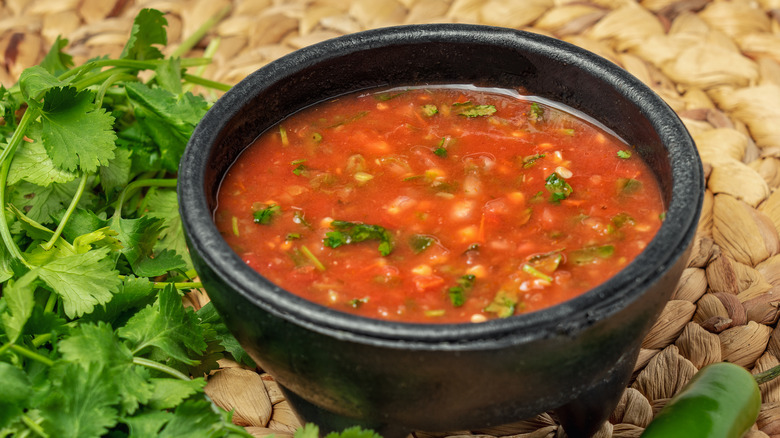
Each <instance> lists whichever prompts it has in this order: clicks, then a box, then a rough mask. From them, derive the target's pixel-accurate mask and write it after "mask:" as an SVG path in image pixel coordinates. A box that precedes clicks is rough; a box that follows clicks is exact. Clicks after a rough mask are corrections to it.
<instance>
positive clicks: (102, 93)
mask: <svg viewBox="0 0 780 438" xmlns="http://www.w3.org/2000/svg"><path fill="white" fill-rule="evenodd" d="M122 79H125V80H129V81H137V80H138V77H136V76H133V75H131V74H127V73H124V72H122V71H119V72H117V73H114V74H113V75H111V76H109V78H108V79H106V81H105V82H103V83H102V84H100V88H98V92H97V95H96V96H95V106H96V107H98V108H99V107H101V106H103V99H104V98H105V97H106V92H108V89H109V88H110V87H111V86H112V85H114V84H115V83H116V82H118V81H119V80H122Z"/></svg>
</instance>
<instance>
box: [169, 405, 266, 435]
mask: <svg viewBox="0 0 780 438" xmlns="http://www.w3.org/2000/svg"><path fill="white" fill-rule="evenodd" d="M173 413H174V416H173V417H172V418H171V420H170V421H169V422H168V424H166V425H165V427H163V429H162V430H161V431H160V433H159V435H158V438H174V437H175V438H180V437H188V438H216V437H221V436H224V428H225V427H227V428H230V430H231V432H232V433H233V436H242V437H247V438H251V437H252V436H251V435H250V434H249V433H248V432H246V431H245V430H244V429H243V428H240V427H231V426H232V424H231V423H230V421H229V416H228V414H227V413H226V412H224V411H223V412H222V413H219V412H217V411H216V410H215V409H214V406H213V405H212V404H211V402H210V401H208V400H206V399H188V400H185V401H184V402H183V403H182V404H180V405H178V406H177V407H176V409H175V410H174V412H173ZM220 426H221V427H220ZM220 429H222V430H220Z"/></svg>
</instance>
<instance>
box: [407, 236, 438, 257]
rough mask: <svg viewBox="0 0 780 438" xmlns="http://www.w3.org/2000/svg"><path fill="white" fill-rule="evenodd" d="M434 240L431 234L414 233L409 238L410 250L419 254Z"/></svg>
mask: <svg viewBox="0 0 780 438" xmlns="http://www.w3.org/2000/svg"><path fill="white" fill-rule="evenodd" d="M435 241H436V240H435V239H434V238H433V237H431V236H426V235H424V234H415V235H413V236H412V237H411V238H410V239H409V246H411V247H412V251H414V253H415V254H420V253H421V252H423V251H425V250H426V249H428V248H430V247H431V245H433V243H434V242H435Z"/></svg>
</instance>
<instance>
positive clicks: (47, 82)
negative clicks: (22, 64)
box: [19, 65, 62, 108]
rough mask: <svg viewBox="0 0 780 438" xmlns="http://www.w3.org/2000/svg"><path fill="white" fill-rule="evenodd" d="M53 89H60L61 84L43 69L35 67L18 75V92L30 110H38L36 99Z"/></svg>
mask: <svg viewBox="0 0 780 438" xmlns="http://www.w3.org/2000/svg"><path fill="white" fill-rule="evenodd" d="M55 87H62V82H61V81H60V80H59V79H57V78H56V77H55V76H54V75H53V74H51V73H50V72H48V71H47V70H46V69H44V68H43V67H40V66H37V65H36V66H34V67H30V68H27V69H25V70H24V71H22V74H21V75H19V90H21V92H22V98H24V100H25V101H26V102H27V105H29V106H30V107H32V108H39V107H40V102H38V99H40V98H41V97H42V96H43V95H44V93H46V92H47V91H49V90H51V89H53V88H55Z"/></svg>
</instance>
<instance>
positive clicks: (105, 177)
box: [98, 148, 133, 195]
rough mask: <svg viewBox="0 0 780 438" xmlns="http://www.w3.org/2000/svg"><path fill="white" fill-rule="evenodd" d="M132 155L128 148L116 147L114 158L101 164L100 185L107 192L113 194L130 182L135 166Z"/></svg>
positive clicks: (99, 170) (99, 171)
mask: <svg viewBox="0 0 780 438" xmlns="http://www.w3.org/2000/svg"><path fill="white" fill-rule="evenodd" d="M130 156H131V152H130V151H129V150H128V149H126V148H116V149H115V150H114V158H112V159H110V160H108V164H106V165H103V166H100V168H99V169H98V175H100V185H101V186H103V189H105V191H106V194H108V195H112V194H113V193H115V192H116V191H118V190H121V189H122V188H123V187H125V186H126V185H127V184H128V183H130V176H131V174H130V172H131V170H132V166H133V160H132V158H131V157H130Z"/></svg>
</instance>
